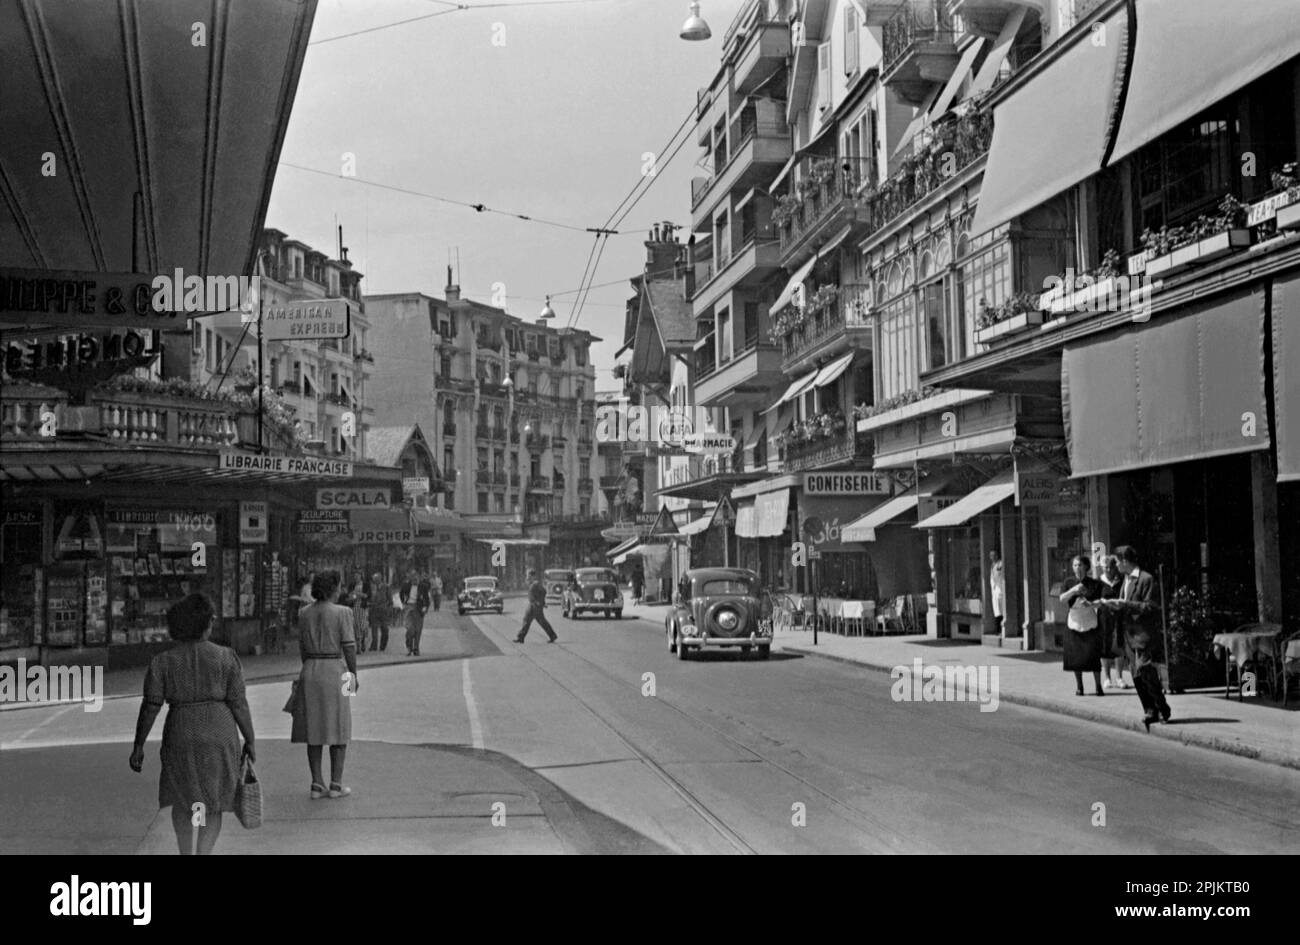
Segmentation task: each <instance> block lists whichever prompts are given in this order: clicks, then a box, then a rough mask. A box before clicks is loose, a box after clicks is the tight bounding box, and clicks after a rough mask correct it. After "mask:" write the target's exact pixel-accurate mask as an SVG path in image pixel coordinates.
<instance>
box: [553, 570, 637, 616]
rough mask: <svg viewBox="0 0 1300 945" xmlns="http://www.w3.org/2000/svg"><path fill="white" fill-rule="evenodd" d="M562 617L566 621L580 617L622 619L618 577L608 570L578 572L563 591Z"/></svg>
mask: <svg viewBox="0 0 1300 945" xmlns="http://www.w3.org/2000/svg"><path fill="white" fill-rule="evenodd" d="M563 613H564V616H566V617H569V618H570V619H573V618H576V617H577V616H578V615H579V614H584V613H585V614H592V613H595V614H604V615H605V616H606V617H614V618H617V619H622V617H623V592H622V591H621V590H620V589H619V586H618V575H616V574H615V573H614V572H613V571H611V570H610V569H609V568H578V570H576V571H574V572H573V580H572V581H571V582H570V583H569V586H568V587H566V588H565V590H564V602H563Z"/></svg>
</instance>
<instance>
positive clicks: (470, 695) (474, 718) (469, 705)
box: [460, 660, 483, 751]
mask: <svg viewBox="0 0 1300 945" xmlns="http://www.w3.org/2000/svg"><path fill="white" fill-rule="evenodd" d="M460 679H461V685H462V688H463V689H464V691H465V711H466V712H467V713H468V714H469V738H470V743H471V744H472V745H473V746H474V747H475V748H476V749H478V750H479V751H482V750H483V723H482V722H481V721H479V717H478V703H476V702H475V701H474V680H472V679H471V678H470V675H469V660H461V661H460Z"/></svg>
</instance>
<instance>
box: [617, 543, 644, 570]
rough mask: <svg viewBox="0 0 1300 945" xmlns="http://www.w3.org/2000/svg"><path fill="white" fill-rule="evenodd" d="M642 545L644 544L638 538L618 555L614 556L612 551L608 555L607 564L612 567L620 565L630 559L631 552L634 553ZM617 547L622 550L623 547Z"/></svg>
mask: <svg viewBox="0 0 1300 945" xmlns="http://www.w3.org/2000/svg"><path fill="white" fill-rule="evenodd" d="M642 544H644V543H643V542H642V541H641V540H640V539H639V538H638V539H636V540H635V541H632V542H630V543H628V544H627V547H626V548H624V550H623V551H622V552H620V553H618V554H615V553H614V552H613V551H611V552H610V553H609V555H610V558H609V563H610V564H613V565H619V564H622V563H623V562H624V561H626V560H627V559H628V558H630V557H631V556H632V554H633V552H635V551H636V550H637V549H638V548H640V547H641V545H642ZM619 547H620V548H623V545H619Z"/></svg>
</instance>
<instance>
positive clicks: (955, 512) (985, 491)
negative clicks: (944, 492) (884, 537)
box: [913, 469, 1016, 528]
mask: <svg viewBox="0 0 1300 945" xmlns="http://www.w3.org/2000/svg"><path fill="white" fill-rule="evenodd" d="M1015 494H1016V471H1015V469H1008V470H1007V471H1006V472H1004V473H1002V475H1000V476H995V477H994V478H992V479H990V480H989V481H988V482H986V483H984V485H982V486H980V487H979V488H978V489H976V490H975V491H974V492H972V493H971V494H970V495H967V496H964V497H962V498H960V499H958V500H957V501H956V502H954V503H953V504H952V505H950V506H948V507H947V508H946V509H940V510H939V511H938V512H936V513H935V514H934V515H931V516H930V517H929V518H927V519H926V520H925V521H923V522H917V523H916V525H915V526H913V527H915V528H954V527H956V526H958V525H965V524H966V523H967V522H969V521H970V520H971V519H973V518H974V517H975V516H976V515H979V514H980V513H981V512H984V511H987V510H988V509H991V508H993V506H995V505H997V504H998V503H999V502H1003V501H1005V500H1007V499H1009V498H1011V497H1012V496H1014V495H1015Z"/></svg>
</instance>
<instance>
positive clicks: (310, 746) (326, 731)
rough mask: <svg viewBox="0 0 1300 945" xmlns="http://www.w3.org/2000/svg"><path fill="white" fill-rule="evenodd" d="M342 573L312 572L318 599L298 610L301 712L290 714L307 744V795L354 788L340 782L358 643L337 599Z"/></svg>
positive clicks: (296, 735)
mask: <svg viewBox="0 0 1300 945" xmlns="http://www.w3.org/2000/svg"><path fill="white" fill-rule="evenodd" d="M341 581H342V578H341V577H340V575H339V573H338V572H337V571H326V572H324V573H322V574H318V575H316V580H315V581H314V582H313V583H312V596H313V597H315V599H316V602H315V603H313V604H312V605H311V606H310V607H307V608H305V609H304V610H303V612H302V614H301V621H302V637H301V638H300V639H299V641H298V648H299V652H300V653H301V655H302V672H301V673H300V674H299V675H298V699H299V700H300V708H301V711H299V712H295V713H294V716H293V732H292V734H291V736H290V740H291V741H292V742H293V743H294V744H299V745H301V744H304V743H305V744H306V745H307V766H308V767H309V768H310V769H311V797H312V800H320V799H321V798H323V797H326V796H327V795H328V796H329V797H347V796H348V795H349V794H351V793H352V789H351V788H350V787H347V786H346V785H344V784H343V764H344V762H345V761H346V760H347V753H348V742H350V741H351V740H352V697H353V696H355V695H356V692H357V689H358V688H359V686H358V683H357V643H356V634H355V630H354V628H353V626H352V611H351V610H349V609H348V608H347V607H343V606H341V605H340V604H339V602H338V600H339V591H340V587H339V585H340V583H341ZM326 745H329V746H330V780H329V788H328V789H327V788H326V787H325V776H324V774H323V773H322V771H321V756H322V754H323V751H324V747H325V746H326Z"/></svg>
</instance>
